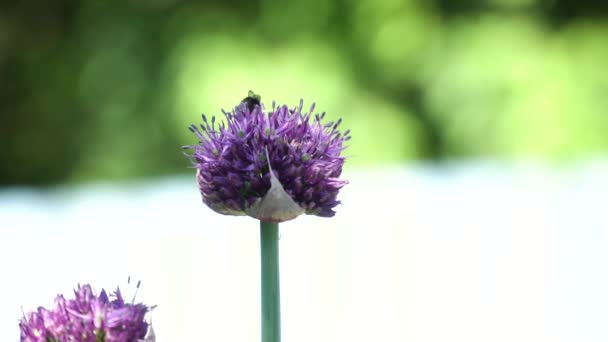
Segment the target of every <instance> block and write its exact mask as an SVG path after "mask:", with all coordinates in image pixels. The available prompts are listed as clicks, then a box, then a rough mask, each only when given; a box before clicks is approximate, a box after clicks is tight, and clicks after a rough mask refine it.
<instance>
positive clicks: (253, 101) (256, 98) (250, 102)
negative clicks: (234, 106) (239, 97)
mask: <svg viewBox="0 0 608 342" xmlns="http://www.w3.org/2000/svg"><path fill="white" fill-rule="evenodd" d="M261 100H262V97H261V96H260V95H258V94H256V93H254V92H253V91H251V90H250V91H249V93H248V94H247V97H246V98H244V99H243V101H241V103H245V104H246V105H247V108H248V109H249V111H250V112H251V111H253V109H254V108H255V106H259V105H260V101H261Z"/></svg>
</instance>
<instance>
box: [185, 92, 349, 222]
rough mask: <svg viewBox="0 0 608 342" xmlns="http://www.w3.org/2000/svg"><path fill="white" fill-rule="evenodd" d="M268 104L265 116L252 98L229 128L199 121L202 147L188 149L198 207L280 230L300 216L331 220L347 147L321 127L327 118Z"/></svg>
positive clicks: (332, 129) (343, 136)
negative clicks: (245, 217)
mask: <svg viewBox="0 0 608 342" xmlns="http://www.w3.org/2000/svg"><path fill="white" fill-rule="evenodd" d="M302 107H303V101H300V105H299V106H298V107H296V108H293V109H290V108H288V107H287V106H286V105H281V106H276V105H275V103H273V104H272V110H271V111H270V112H268V113H267V112H266V111H265V110H264V107H263V105H262V104H261V102H260V97H259V96H257V95H254V94H253V93H252V92H250V94H249V96H248V97H247V98H245V99H244V100H243V101H242V102H241V103H240V104H239V105H238V106H236V107H235V108H234V109H233V110H232V111H231V112H223V114H224V116H225V118H226V120H225V122H222V123H216V120H215V116H213V117H212V118H211V120H208V119H207V117H206V116H205V115H204V114H203V123H202V124H201V125H200V126H195V125H192V126H190V130H191V131H192V132H193V133H194V134H196V136H197V137H198V139H199V143H198V144H196V145H192V146H185V148H187V149H192V150H193V154H191V155H189V156H190V157H191V159H192V161H193V165H194V167H195V168H196V170H197V172H196V181H197V183H198V187H199V190H200V192H201V194H202V198H203V202H204V203H205V204H207V206H209V207H210V208H211V209H212V210H214V211H216V212H218V213H220V214H225V215H248V216H251V217H254V218H256V219H259V220H261V221H264V222H283V221H287V220H291V219H293V218H295V217H297V216H299V215H300V214H303V213H306V214H309V215H317V216H323V217H331V216H334V215H335V211H334V208H335V207H336V206H337V205H338V204H339V203H340V202H339V201H338V200H337V196H338V192H339V190H340V189H341V188H342V187H344V185H346V184H347V183H348V182H347V181H346V180H343V179H340V174H341V173H342V167H343V165H344V161H345V157H344V156H342V151H344V149H345V148H346V146H345V142H346V141H348V140H349V139H350V136H349V133H350V131H349V130H347V131H345V132H344V133H341V132H340V131H339V130H338V127H339V126H340V123H341V119H340V120H338V121H337V122H335V123H334V122H328V123H324V122H323V119H324V116H325V113H322V114H313V113H314V107H315V106H314V103H313V104H312V106H311V107H310V110H309V111H308V112H306V113H305V112H303V111H302Z"/></svg>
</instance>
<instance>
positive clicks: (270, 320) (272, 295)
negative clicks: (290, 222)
mask: <svg viewBox="0 0 608 342" xmlns="http://www.w3.org/2000/svg"><path fill="white" fill-rule="evenodd" d="M260 249H261V252H262V253H261V256H262V260H261V261H262V262H261V264H262V277H261V278H262V342H280V341H281V291H280V287H279V224H278V223H266V222H261V221H260Z"/></svg>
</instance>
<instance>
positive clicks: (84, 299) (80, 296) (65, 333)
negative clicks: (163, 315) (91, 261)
mask: <svg viewBox="0 0 608 342" xmlns="http://www.w3.org/2000/svg"><path fill="white" fill-rule="evenodd" d="M74 294H75V298H74V299H69V300H66V299H65V298H64V297H63V296H62V295H58V296H57V298H56V299H55V305H54V307H53V309H51V310H48V309H45V308H43V307H39V308H38V310H37V311H33V312H29V313H28V314H26V315H25V316H24V317H23V319H21V322H20V323H19V328H20V330H21V342H71V341H82V342H137V341H140V340H143V339H144V337H145V336H146V333H147V331H148V323H146V321H145V320H144V316H145V315H146V313H147V312H148V311H149V310H150V308H148V307H147V306H146V305H144V304H141V303H140V304H128V303H125V302H124V300H123V298H122V296H121V294H120V290H119V289H117V290H116V292H115V293H114V294H113V296H112V297H113V298H115V299H114V300H112V301H111V300H110V299H109V298H108V296H107V294H106V292H105V291H104V290H102V291H101V293H100V294H99V296H97V295H95V293H94V292H93V289H92V288H91V286H90V285H84V286H79V287H78V289H77V290H75V291H74Z"/></svg>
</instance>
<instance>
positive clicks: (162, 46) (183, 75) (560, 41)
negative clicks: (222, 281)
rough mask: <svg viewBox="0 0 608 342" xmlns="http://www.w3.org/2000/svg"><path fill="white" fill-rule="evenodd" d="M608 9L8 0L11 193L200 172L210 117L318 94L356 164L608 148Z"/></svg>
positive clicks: (563, 156) (4, 140) (1, 179)
mask: <svg viewBox="0 0 608 342" xmlns="http://www.w3.org/2000/svg"><path fill="white" fill-rule="evenodd" d="M607 18H608V2H605V1H590V0H588V1H577V0H555V1H549V0H459V1H452V0H436V1H424V0H361V1H344V0H338V1H326V0H295V1H285V2H280V1H274V0H230V1H225V0H222V1H220V0H211V1H200V2H197V1H178V0H149V1H145V0H130V1H92V0H81V1H67V0H64V1H46V2H45V1H33V0H29V1H27V0H26V1H3V2H2V4H1V5H0V185H13V184H28V185H52V184H57V183H65V182H86V181H91V180H118V179H129V178H133V177H152V176H160V175H167V174H176V173H192V170H190V169H188V166H189V162H188V161H187V159H186V158H184V156H183V155H182V153H181V150H180V146H182V145H186V144H192V143H194V142H195V139H194V136H193V135H192V134H191V133H190V132H189V131H188V130H187V129H186V126H187V125H188V124H190V123H197V122H199V120H200V113H206V114H209V115H212V114H216V115H217V114H221V112H220V109H221V108H224V109H229V108H231V107H232V106H234V105H236V104H237V103H238V101H239V100H241V99H242V98H243V97H244V96H245V95H246V94H247V91H248V90H249V89H253V90H255V91H256V92H257V93H260V94H261V95H262V100H263V101H264V102H265V103H266V106H267V107H268V106H269V105H270V103H271V101H272V100H273V99H274V100H276V101H277V102H279V103H287V104H288V105H289V106H295V105H296V104H297V103H298V101H299V99H300V98H303V99H304V100H305V106H308V105H309V104H310V103H311V102H313V101H314V102H316V103H317V109H318V110H321V111H326V112H327V113H328V116H329V117H330V118H332V119H335V118H338V117H342V118H344V126H343V127H349V128H351V129H352V132H353V133H352V135H353V139H352V140H351V147H350V149H349V150H347V151H348V154H349V155H351V156H352V158H351V160H350V163H351V165H353V166H355V165H356V166H371V165H379V164H391V163H400V162H403V161H412V160H434V161H436V160H446V159H459V158H468V159H471V158H472V159H488V158H490V159H500V160H506V161H513V160H521V159H541V160H548V161H558V162H571V161H576V160H580V159H585V158H592V157H596V156H598V155H602V154H603V153H605V151H607V150H608V113H607V109H608V68H607V62H608V21H607V20H606V19H607Z"/></svg>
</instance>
